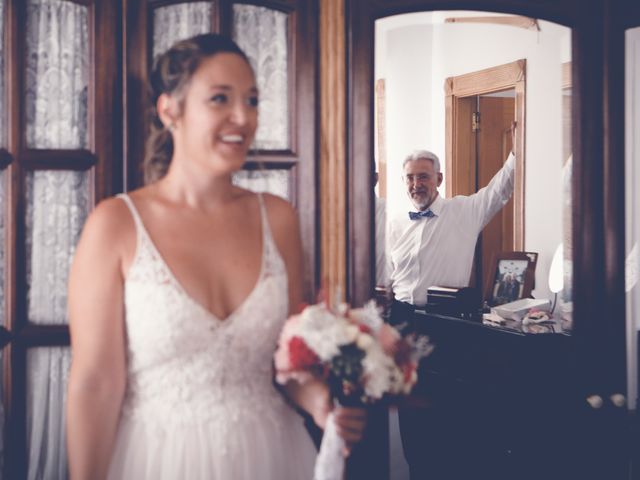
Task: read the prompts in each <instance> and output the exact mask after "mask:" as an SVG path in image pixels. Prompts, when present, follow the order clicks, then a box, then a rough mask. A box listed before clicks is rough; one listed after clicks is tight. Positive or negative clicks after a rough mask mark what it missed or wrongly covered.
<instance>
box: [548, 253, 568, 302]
mask: <svg viewBox="0 0 640 480" xmlns="http://www.w3.org/2000/svg"><path fill="white" fill-rule="evenodd" d="M563 264H564V255H563V252H562V244H560V245H558V248H556V253H554V254H553V260H551V268H549V290H551V292H552V293H558V292H559V291H560V290H562V289H563V288H564V268H563Z"/></svg>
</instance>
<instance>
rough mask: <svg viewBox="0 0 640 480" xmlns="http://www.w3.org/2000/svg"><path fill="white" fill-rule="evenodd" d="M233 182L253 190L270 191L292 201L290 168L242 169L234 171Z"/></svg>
mask: <svg viewBox="0 0 640 480" xmlns="http://www.w3.org/2000/svg"><path fill="white" fill-rule="evenodd" d="M233 183H234V184H235V185H238V186H239V187H242V188H246V189H247V190H251V191H252V192H268V193H272V194H274V195H278V196H279V197H282V198H284V199H286V200H289V201H291V191H290V188H289V185H290V184H291V172H290V171H289V170H241V171H239V172H236V173H234V175H233Z"/></svg>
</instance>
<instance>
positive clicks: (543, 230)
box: [372, 11, 572, 331]
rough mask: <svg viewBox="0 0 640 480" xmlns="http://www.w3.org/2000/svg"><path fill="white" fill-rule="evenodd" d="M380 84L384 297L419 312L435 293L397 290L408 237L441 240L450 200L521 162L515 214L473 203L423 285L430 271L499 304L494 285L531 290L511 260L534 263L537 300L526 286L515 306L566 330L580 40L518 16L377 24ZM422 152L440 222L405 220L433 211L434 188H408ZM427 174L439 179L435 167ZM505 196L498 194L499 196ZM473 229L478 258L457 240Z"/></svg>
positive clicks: (466, 15) (378, 195) (376, 87)
mask: <svg viewBox="0 0 640 480" xmlns="http://www.w3.org/2000/svg"><path fill="white" fill-rule="evenodd" d="M372 81H373V85H372V90H373V92H374V97H375V108H374V112H375V113H374V125H373V127H374V133H375V135H374V137H375V139H374V163H375V167H374V168H375V171H376V175H375V186H374V189H375V202H376V215H375V217H376V218H375V222H376V223H375V230H376V246H375V249H376V272H375V278H376V280H375V282H376V285H377V286H392V287H394V290H396V292H395V293H396V296H398V293H399V294H400V295H401V296H402V298H400V300H404V301H407V302H409V303H412V304H417V305H420V304H424V303H425V301H426V298H425V297H426V295H425V294H426V291H423V290H424V289H421V288H416V289H414V290H412V291H411V292H408V291H402V290H403V288H404V287H403V285H406V283H407V278H406V276H405V278H404V279H399V278H398V277H401V276H403V275H405V274H406V273H407V272H406V271H403V270H405V269H406V267H407V266H406V265H405V264H403V261H405V260H406V259H407V258H409V257H410V256H411V255H410V254H409V253H408V252H409V251H410V249H411V248H414V247H415V248H418V247H417V245H418V244H419V243H420V242H416V241H415V240H411V239H408V238H406V237H407V236H408V235H412V236H414V237H415V236H416V235H418V236H421V238H422V239H426V237H427V236H429V235H433V234H434V232H437V231H438V230H439V226H438V222H439V220H440V219H439V218H438V215H439V214H440V211H441V210H442V209H443V208H449V207H446V206H445V205H451V200H450V199H452V198H453V197H455V196H458V195H465V196H469V195H473V194H475V193H476V192H477V191H478V190H480V189H482V188H483V187H485V186H486V185H487V184H488V183H489V181H490V180H491V179H492V178H493V177H494V175H496V173H497V172H498V171H499V170H500V169H501V168H502V167H503V165H504V164H505V161H506V159H507V157H508V156H509V152H510V151H511V150H513V151H514V152H515V159H514V160H511V161H510V162H509V163H510V164H511V163H512V164H513V173H512V174H511V175H512V183H513V193H512V194H509V193H508V192H507V193H506V195H507V197H510V200H509V201H508V202H507V203H506V205H504V207H502V206H498V207H497V208H496V207H495V199H493V200H492V199H490V198H489V197H490V195H485V197H486V198H485V199H483V200H482V202H484V203H483V204H482V205H483V206H481V205H480V203H479V202H476V203H478V205H476V207H474V208H475V209H474V210H472V211H471V213H469V212H467V213H464V212H459V211H457V212H458V213H457V215H459V219H460V220H459V222H458V225H455V222H453V223H452V222H447V223H448V224H449V226H448V227H447V228H448V229H449V230H450V232H449V233H448V234H447V235H449V237H448V239H447V238H445V237H446V236H447V235H444V234H440V236H441V237H442V238H439V239H436V240H435V243H434V244H438V245H440V246H439V247H438V248H441V249H442V251H443V252H444V253H443V254H442V260H443V261H444V262H445V264H442V262H441V261H440V259H436V260H434V259H431V260H430V263H429V265H427V264H425V265H420V274H419V275H420V276H424V275H428V273H429V270H430V269H436V270H439V271H442V272H443V276H444V277H445V278H444V279H442V280H437V282H438V283H439V284H440V285H442V283H445V285H444V286H455V287H462V286H466V285H467V283H465V282H468V284H469V285H471V286H475V287H476V288H477V289H478V290H479V291H480V292H481V294H482V296H483V298H485V299H490V297H492V296H495V294H497V286H496V289H495V290H494V289H493V287H494V284H495V282H496V280H500V278H499V277H498V276H497V275H499V276H502V278H506V277H507V276H513V277H516V278H517V280H518V281H519V282H520V284H523V283H524V276H525V271H526V268H524V265H525V263H526V262H524V263H523V261H522V260H520V261H518V260H517V259H516V260H513V261H511V260H510V259H512V258H513V257H514V256H513V255H510V254H509V252H514V251H515V252H531V253H533V254H535V256H534V255H532V256H531V257H532V259H533V260H535V280H533V279H532V282H531V287H532V290H531V292H530V293H529V292H528V291H525V290H523V288H522V285H521V286H520V289H519V290H518V289H516V290H515V292H516V293H514V294H513V295H512V297H513V296H515V297H514V298H520V297H522V296H532V297H534V298H538V299H545V300H549V304H550V306H553V305H554V304H555V315H556V317H557V318H558V319H562V322H561V324H560V325H561V328H563V329H564V330H565V331H568V330H570V328H571V311H572V302H571V284H572V282H571V278H570V277H571V272H572V268H571V258H572V248H571V243H572V242H571V215H570V213H571V166H572V155H571V153H572V152H571V91H572V83H571V29H570V28H567V27H564V26H561V25H558V24H555V23H551V22H548V21H544V20H536V19H532V18H528V17H523V16H516V15H506V14H498V13H488V12H474V11H437V12H418V13H410V14H402V15H395V16H390V17H384V18H380V19H378V20H377V21H376V23H375V61H374V71H373V79H372ZM514 122H515V131H513V127H514ZM514 142H515V145H513V143H514ZM420 151H429V152H432V153H433V154H435V155H436V156H437V158H438V159H439V163H440V173H441V176H442V180H441V183H440V185H439V187H438V198H439V199H442V200H444V201H443V202H442V201H440V200H436V201H435V203H434V204H433V210H434V212H435V217H429V218H420V219H418V220H415V221H414V220H411V219H410V218H409V214H408V212H409V211H419V210H420V208H419V207H417V205H418V204H417V203H416V200H418V201H424V196H425V195H426V196H427V197H428V196H429V193H428V190H429V188H428V186H425V185H421V184H420V182H419V179H417V178H416V179H413V180H412V179H411V178H408V177H411V176H412V175H411V174H410V172H409V171H408V169H407V168H408V166H409V165H414V166H417V165H419V164H421V163H423V162H425V160H422V159H419V160H411V161H409V162H408V163H407V164H406V165H405V160H406V159H407V158H408V156H409V155H411V154H412V153H414V152H420ZM415 155H417V157H416V156H415ZM423 155H428V154H424V153H418V154H415V153H414V158H421V156H423ZM426 163H431V165H432V167H433V162H432V161H431V162H429V161H428V160H427V161H426ZM408 173H409V175H407V174H408ZM435 173H436V176H437V172H435ZM435 181H436V183H437V181H438V179H437V178H436V179H435ZM494 183H495V182H494ZM501 188H503V187H501ZM505 188H506V190H508V189H509V186H506V187H505ZM503 189H504V188H503ZM506 190H505V192H506ZM410 192H414V198H413V199H412V198H411V196H410V194H409V193H410ZM425 192H426V193H425ZM505 192H498V191H497V190H496V189H494V190H493V191H492V193H491V195H493V196H494V197H495V196H496V195H498V194H499V193H500V195H504V194H505ZM421 197H422V198H421ZM476 197H477V196H476ZM491 202H493V203H491ZM423 203H424V202H423ZM489 204H491V206H490V205H489ZM490 209H493V210H492V212H489V210H490ZM494 211H497V213H495V214H493V212H494ZM464 215H471V216H470V217H469V218H467V217H465V216H464ZM443 218H444V217H443ZM473 222H476V224H477V226H478V231H479V232H480V234H479V236H478V241H477V244H476V245H475V249H474V245H473V244H474V241H473V239H472V240H470V241H466V240H461V238H462V237H464V236H468V235H470V236H472V237H473V238H475V233H473V232H472V230H473V229H474V228H476V225H475V224H474V226H471V223H473ZM420 223H422V224H423V225H420V226H419V224H420ZM430 223H431V224H432V225H429V224H430ZM462 223H464V225H460V224H462ZM483 225H484V228H483ZM436 234H437V233H436ZM443 235H444V236H443ZM403 236H404V237H403ZM401 237H402V238H401ZM445 243H446V244H447V245H444V244H445ZM412 245H413V246H414V247H412ZM466 250H470V251H471V252H470V253H468V252H467V251H466ZM556 252H559V253H557V254H556ZM407 255H408V256H409V257H407ZM427 256H428V254H427ZM438 256H440V255H438ZM554 256H555V257H556V260H555V261H554V260H553V259H554ZM456 257H457V258H456ZM462 257H464V258H462ZM496 258H498V259H502V258H504V260H499V261H498V262H496V261H495V259H496ZM454 259H455V261H457V262H462V263H466V264H468V268H467V267H465V268H463V269H461V270H462V273H460V272H458V273H457V274H454V275H448V273H449V270H450V268H449V266H448V265H447V264H446V263H447V262H451V261H452V260H454ZM552 264H553V265H554V266H553V268H552ZM496 268H497V270H496ZM414 270H415V269H414ZM413 273H415V272H413ZM413 273H411V272H409V274H408V275H409V276H410V275H412V274H413ZM461 275H462V277H465V278H461ZM550 280H551V287H550ZM394 283H395V285H394ZM496 285H497V284H496ZM428 286H429V285H426V284H425V287H428ZM397 290H401V292H398V291H397ZM512 299H513V298H512Z"/></svg>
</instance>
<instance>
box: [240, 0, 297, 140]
mask: <svg viewBox="0 0 640 480" xmlns="http://www.w3.org/2000/svg"><path fill="white" fill-rule="evenodd" d="M287 20H288V18H287V14H285V13H282V12H279V11H277V10H273V9H270V8H265V7H256V6H253V5H243V4H234V5H233V38H234V40H235V41H236V42H237V43H238V45H239V46H240V48H242V49H243V50H244V52H245V53H246V54H247V56H248V57H249V59H250V61H251V64H252V66H253V69H254V71H255V74H256V77H257V83H258V89H259V91H260V107H259V112H260V118H259V124H258V131H257V132H256V138H255V140H254V143H253V148H256V149H261V150H286V149H289V148H290V147H291V143H290V138H289V137H290V133H289V101H288V100H289V95H288V72H289V65H288V58H289V52H288V45H289V43H288V32H287Z"/></svg>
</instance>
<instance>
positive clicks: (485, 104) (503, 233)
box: [475, 96, 515, 288]
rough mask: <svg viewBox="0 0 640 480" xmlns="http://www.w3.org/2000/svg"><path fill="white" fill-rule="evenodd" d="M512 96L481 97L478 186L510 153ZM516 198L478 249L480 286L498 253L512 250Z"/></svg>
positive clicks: (493, 223)
mask: <svg viewBox="0 0 640 480" xmlns="http://www.w3.org/2000/svg"><path fill="white" fill-rule="evenodd" d="M514 115H515V102H514V99H513V98H512V97H489V96H481V97H479V99H478V111H477V118H479V121H478V122H477V130H476V141H477V149H476V152H477V159H476V162H477V175H476V181H477V187H478V190H479V189H480V188H482V187H484V186H486V185H487V184H488V183H489V182H490V181H491V179H492V178H493V176H494V175H495V174H496V172H498V170H500V169H501V168H502V165H503V164H504V161H505V160H506V158H507V156H508V155H509V152H510V151H511V131H510V128H511V123H512V122H513V121H514V119H515V116H514ZM513 237H514V235H513V198H512V199H511V200H509V202H508V203H507V204H506V205H505V207H504V208H503V209H502V210H500V211H499V212H498V213H497V214H496V216H495V217H493V219H491V221H490V222H489V223H488V224H487V226H486V227H485V228H484V230H483V231H482V233H481V234H480V238H479V239H478V247H477V249H476V258H475V268H476V272H477V274H476V275H477V277H476V278H477V281H478V282H479V283H478V284H477V285H478V287H481V288H482V287H483V286H484V285H486V284H487V281H490V278H488V277H489V276H491V274H492V273H493V272H492V265H493V259H494V258H495V255H496V254H497V253H499V252H505V251H513Z"/></svg>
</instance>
